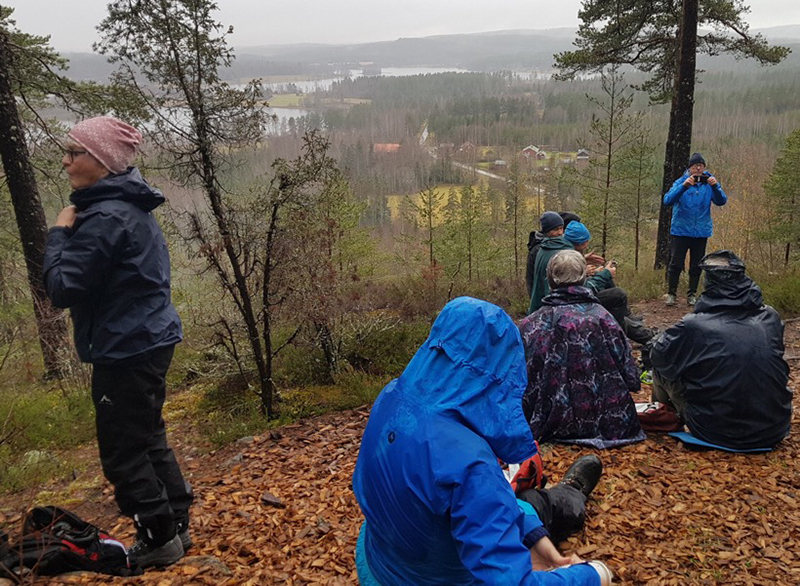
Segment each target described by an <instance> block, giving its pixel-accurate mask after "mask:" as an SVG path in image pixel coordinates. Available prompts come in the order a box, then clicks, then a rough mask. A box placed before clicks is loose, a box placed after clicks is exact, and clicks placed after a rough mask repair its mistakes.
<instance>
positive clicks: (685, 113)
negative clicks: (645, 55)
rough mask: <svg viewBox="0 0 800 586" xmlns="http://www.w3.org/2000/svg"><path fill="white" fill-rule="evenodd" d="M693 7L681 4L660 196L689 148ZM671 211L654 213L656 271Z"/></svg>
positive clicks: (689, 0)
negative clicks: (656, 234)
mask: <svg viewBox="0 0 800 586" xmlns="http://www.w3.org/2000/svg"><path fill="white" fill-rule="evenodd" d="M697 5H698V0H684V1H683V22H682V24H681V31H680V53H679V55H678V70H677V75H676V78H675V95H674V96H673V98H672V108H671V110H670V117H669V134H668V136H667V145H666V147H667V148H666V156H665V157H664V179H663V182H662V186H661V195H662V197H663V195H664V194H665V193H667V191H669V189H670V187H672V183H673V182H674V181H675V179H677V178H678V177H680V176H681V174H682V173H683V170H684V169H685V168H686V163H687V162H688V160H689V152H690V150H691V147H692V119H693V116H694V84H695V76H696V64H697ZM671 223H672V209H671V208H670V207H668V206H665V205H664V204H663V203H662V204H661V209H660V210H659V213H658V238H657V241H656V258H655V267H654V268H656V269H661V268H664V267H665V266H666V265H667V263H668V262H669V240H670V236H669V230H670V225H671Z"/></svg>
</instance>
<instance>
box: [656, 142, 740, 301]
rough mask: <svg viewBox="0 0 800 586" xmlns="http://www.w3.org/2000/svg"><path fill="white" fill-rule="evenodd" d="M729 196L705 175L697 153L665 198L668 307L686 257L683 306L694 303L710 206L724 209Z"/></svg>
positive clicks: (709, 221)
mask: <svg viewBox="0 0 800 586" xmlns="http://www.w3.org/2000/svg"><path fill="white" fill-rule="evenodd" d="M727 202H728V196H727V195H725V192H724V191H722V186H721V185H720V184H719V182H718V181H717V178H716V177H714V176H713V175H712V174H711V173H709V172H708V171H706V161H705V159H704V158H703V155H701V154H700V153H694V154H693V155H692V156H691V157H690V158H689V168H688V169H687V170H686V172H685V173H684V174H683V175H682V176H681V177H679V178H678V179H676V180H675V183H673V184H672V188H671V189H670V190H669V191H668V192H667V193H666V194H665V195H664V205H665V206H670V205H671V206H672V224H671V226H670V231H669V233H670V235H671V236H672V250H671V253H670V260H669V267H668V269H667V287H668V289H667V305H675V302H676V300H677V299H676V298H677V293H678V281H679V280H680V277H681V271H682V270H683V265H684V263H685V262H686V253H687V252H688V253H689V291H688V293H687V295H686V302H687V303H688V304H689V305H694V304H695V302H696V301H697V286H698V285H699V284H700V273H701V270H700V259H701V258H703V255H705V253H706V242H707V241H708V239H709V238H710V237H711V231H712V223H711V204H712V203H713V204H714V205H718V206H724V205H725V204H726V203H727Z"/></svg>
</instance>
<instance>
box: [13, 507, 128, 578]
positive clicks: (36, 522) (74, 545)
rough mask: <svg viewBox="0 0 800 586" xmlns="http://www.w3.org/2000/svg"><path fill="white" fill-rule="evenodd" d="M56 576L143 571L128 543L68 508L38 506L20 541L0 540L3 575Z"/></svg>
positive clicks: (33, 511) (118, 573)
mask: <svg viewBox="0 0 800 586" xmlns="http://www.w3.org/2000/svg"><path fill="white" fill-rule="evenodd" d="M28 571H30V572H33V573H35V574H38V575H41V576H55V575H58V574H64V573H66V572H75V571H89V572H99V573H102V574H111V575H114V576H134V575H138V574H141V573H142V572H141V570H140V569H139V568H138V566H136V565H135V564H131V562H130V560H129V559H128V552H127V550H126V549H125V546H124V545H123V544H122V543H120V542H119V541H117V540H116V539H113V538H111V536H110V535H109V534H108V533H106V532H105V531H102V530H101V529H98V528H97V527H95V526H94V525H92V524H91V523H88V522H86V521H84V520H83V519H81V518H80V517H78V516H77V515H75V514H74V513H71V512H69V511H67V510H65V509H61V508H59V507H35V508H33V509H32V510H31V511H30V512H29V513H28V515H27V516H26V517H25V521H24V524H23V535H22V538H21V540H20V541H19V542H18V543H14V544H12V543H6V544H5V546H3V544H2V542H0V576H7V577H11V578H12V579H13V578H14V577H16V576H19V575H20V574H24V573H26V572H28Z"/></svg>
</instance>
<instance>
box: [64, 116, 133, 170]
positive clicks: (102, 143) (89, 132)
mask: <svg viewBox="0 0 800 586" xmlns="http://www.w3.org/2000/svg"><path fill="white" fill-rule="evenodd" d="M67 136H69V138H71V139H72V140H73V141H75V142H76V143H77V144H79V145H80V146H82V147H83V148H85V149H86V150H87V151H88V152H89V154H90V155H92V156H93V157H94V158H95V159H97V160H98V161H100V163H102V165H103V166H104V167H105V168H106V169H108V170H109V171H111V172H112V173H122V172H123V171H125V170H126V169H127V168H128V167H129V166H130V164H131V163H132V162H133V157H134V156H135V155H136V147H137V146H139V143H140V142H141V140H142V135H141V134H140V133H139V131H138V130H136V129H135V128H134V127H133V126H131V125H129V124H125V123H124V122H122V121H121V120H117V119H116V118H112V117H111V116H98V117H96V118H89V119H87V120H84V121H82V122H78V123H77V124H76V125H75V126H73V127H72V130H70V132H69V134H68V135H67Z"/></svg>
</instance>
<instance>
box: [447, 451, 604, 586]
mask: <svg viewBox="0 0 800 586" xmlns="http://www.w3.org/2000/svg"><path fill="white" fill-rule="evenodd" d="M471 468H472V469H471V470H469V473H468V474H465V475H464V478H463V479H462V481H461V482H460V483H459V484H458V485H457V486H455V487H454V488H453V491H452V493H451V495H452V502H451V504H450V511H451V531H452V534H453V537H454V538H455V540H456V547H457V549H458V554H459V557H460V559H461V562H462V563H463V564H464V566H465V567H466V568H467V570H468V571H469V572H470V573H471V574H472V576H473V577H474V578H475V584H479V585H486V586H505V585H508V586H511V585H514V586H599V585H600V576H599V575H598V574H597V572H596V571H595V570H594V568H592V567H590V566H588V565H585V564H583V565H576V566H571V567H568V568H563V569H561V570H559V571H558V572H534V571H533V568H532V566H531V556H530V551H529V550H528V549H527V548H526V547H525V546H524V545H523V543H522V539H523V537H524V535H523V534H524V533H525V531H526V529H527V528H526V526H525V513H524V512H523V511H522V509H521V508H520V507H519V505H518V504H517V501H516V499H515V498H514V493H513V491H512V490H511V486H510V485H509V483H508V481H507V480H506V479H505V477H504V476H503V474H502V472H501V471H500V467H499V466H497V465H495V466H493V467H492V464H491V463H489V462H475V463H474V464H473V465H472V467H471ZM529 521H530V520H529ZM534 524H535V522H534ZM529 527H530V526H529ZM529 532H530V531H529Z"/></svg>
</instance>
